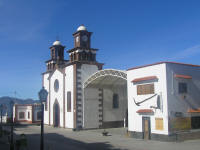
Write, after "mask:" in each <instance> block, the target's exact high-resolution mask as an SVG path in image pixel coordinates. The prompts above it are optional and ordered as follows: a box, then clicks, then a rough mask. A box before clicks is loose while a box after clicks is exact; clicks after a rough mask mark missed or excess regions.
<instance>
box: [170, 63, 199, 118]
mask: <svg viewBox="0 0 200 150" xmlns="http://www.w3.org/2000/svg"><path fill="white" fill-rule="evenodd" d="M175 74H180V75H189V76H191V77H192V79H181V78H175V77H174V75H175ZM167 80H168V83H167V90H168V108H169V117H170V118H174V117H175V116H174V113H175V112H182V114H183V117H189V116H190V113H187V111H188V109H191V108H192V107H196V108H200V99H199V98H200V68H199V67H193V66H188V65H179V64H167ZM179 82H185V83H187V90H188V93H187V94H186V95H185V96H186V98H185V99H184V98H183V97H182V95H181V94H179V92H178V83H179ZM198 115H199V116H200V114H198Z"/></svg>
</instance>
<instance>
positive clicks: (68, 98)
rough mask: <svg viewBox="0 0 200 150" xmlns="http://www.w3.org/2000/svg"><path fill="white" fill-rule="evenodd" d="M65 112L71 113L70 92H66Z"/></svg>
mask: <svg viewBox="0 0 200 150" xmlns="http://www.w3.org/2000/svg"><path fill="white" fill-rule="evenodd" d="M67 112H71V92H70V91H69V92H67Z"/></svg>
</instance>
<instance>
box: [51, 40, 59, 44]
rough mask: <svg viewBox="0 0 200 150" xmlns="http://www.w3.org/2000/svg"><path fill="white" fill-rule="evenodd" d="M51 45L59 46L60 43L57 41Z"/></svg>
mask: <svg viewBox="0 0 200 150" xmlns="http://www.w3.org/2000/svg"><path fill="white" fill-rule="evenodd" d="M53 45H61V42H60V41H59V40H56V41H55V42H53Z"/></svg>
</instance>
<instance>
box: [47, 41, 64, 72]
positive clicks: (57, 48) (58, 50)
mask: <svg viewBox="0 0 200 150" xmlns="http://www.w3.org/2000/svg"><path fill="white" fill-rule="evenodd" d="M64 49H65V46H62V45H61V42H60V41H59V40H56V41H55V42H54V43H53V45H52V46H51V47H50V51H51V59H50V60H48V61H46V65H47V71H50V70H54V69H55V68H56V67H61V66H62V65H63V64H65V60H64Z"/></svg>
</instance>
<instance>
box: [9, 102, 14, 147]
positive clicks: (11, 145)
mask: <svg viewBox="0 0 200 150" xmlns="http://www.w3.org/2000/svg"><path fill="white" fill-rule="evenodd" d="M13 105H14V101H10V107H11V136H10V150H14V144H13Z"/></svg>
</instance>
